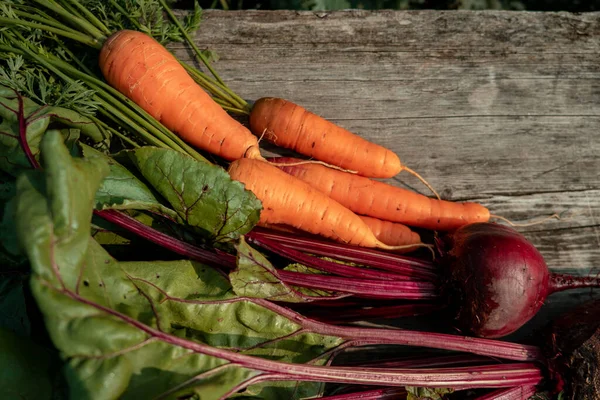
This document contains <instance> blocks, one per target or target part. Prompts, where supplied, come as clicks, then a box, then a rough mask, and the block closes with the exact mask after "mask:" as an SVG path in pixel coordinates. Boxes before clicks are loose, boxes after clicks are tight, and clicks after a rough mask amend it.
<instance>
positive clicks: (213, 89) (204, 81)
mask: <svg viewBox="0 0 600 400" xmlns="http://www.w3.org/2000/svg"><path fill="white" fill-rule="evenodd" d="M180 63H181V65H182V66H183V68H185V69H186V71H187V72H188V74H190V76H191V77H192V78H193V79H194V81H196V83H198V84H199V85H200V86H202V87H203V88H205V89H206V90H207V91H209V92H210V93H212V94H213V95H214V96H216V97H215V98H221V99H222V100H224V101H226V102H228V103H230V104H231V105H233V106H234V107H238V108H239V109H242V110H243V113H244V114H246V115H248V114H249V113H250V112H249V111H248V103H247V102H246V101H245V100H243V99H241V98H240V97H239V96H237V95H235V93H233V92H232V91H231V89H229V88H228V87H227V86H225V85H221V84H220V83H218V82H215V81H213V80H212V79H210V77H209V76H207V75H206V74H204V73H202V72H201V71H198V70H197V69H196V68H194V67H193V66H191V65H189V64H187V63H185V62H183V61H182V62H180ZM232 94H234V96H232Z"/></svg>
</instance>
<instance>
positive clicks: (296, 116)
mask: <svg viewBox="0 0 600 400" xmlns="http://www.w3.org/2000/svg"><path fill="white" fill-rule="evenodd" d="M250 130H251V131H252V132H253V133H254V134H255V135H257V136H259V137H264V138H265V139H266V140H268V141H269V142H272V143H273V144H275V145H277V146H280V147H285V148H288V149H292V150H294V151H296V152H297V153H300V154H304V155H306V156H309V157H312V158H315V159H317V160H320V161H323V162H325V163H328V164H332V165H336V166H339V167H341V168H344V169H346V170H351V171H356V172H357V173H358V174H359V175H363V176H369V177H374V178H390V177H392V176H395V175H396V174H398V173H399V172H400V171H401V170H403V169H405V168H404V166H403V165H402V164H401V163H400V159H399V158H398V156H397V155H396V154H395V153H394V152H393V151H391V150H389V149H386V148H385V147H383V146H380V145H377V144H375V143H372V142H369V141H367V140H365V139H363V138H361V137H360V136H358V135H355V134H353V133H351V132H349V131H348V130H346V129H344V128H342V127H340V126H338V125H336V124H334V123H332V122H330V121H327V120H326V119H324V118H322V117H320V116H318V115H316V114H313V113H311V112H309V111H307V110H305V109H304V108H302V107H301V106H299V105H297V104H294V103H292V102H289V101H286V100H283V99H279V98H273V97H265V98H262V99H259V100H257V101H256V102H255V103H254V106H253V107H252V112H251V113H250Z"/></svg>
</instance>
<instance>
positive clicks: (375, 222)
mask: <svg viewBox="0 0 600 400" xmlns="http://www.w3.org/2000/svg"><path fill="white" fill-rule="evenodd" d="M359 217H360V219H362V220H363V222H364V223H365V224H367V226H368V227H369V228H370V229H371V232H373V234H374V235H375V237H376V238H377V240H379V241H380V242H383V243H385V244H388V245H390V246H402V245H407V244H420V243H421V237H420V236H419V234H418V233H417V232H413V231H411V230H410V228H409V227H408V226H406V225H403V224H399V223H397V222H391V221H384V220H382V219H379V218H373V217H367V216H365V215H359Z"/></svg>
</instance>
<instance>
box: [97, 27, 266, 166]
mask: <svg viewBox="0 0 600 400" xmlns="http://www.w3.org/2000/svg"><path fill="white" fill-rule="evenodd" d="M99 66H100V69H101V70H102V74H103V75H104V78H105V79H106V81H107V82H108V83H109V84H110V85H111V86H113V87H114V88H115V89H117V90H118V91H120V92H121V93H123V94H124V95H126V96H127V97H129V98H130V99H131V100H132V101H134V102H135V103H136V104H138V105H139V106H140V107H142V108H143V109H144V110H145V111H146V112H148V113H149V114H150V115H152V116H153V117H154V118H156V119H157V120H158V121H160V122H161V123H162V124H163V125H165V126H166V127H167V128H168V129H170V130H171V131H173V132H175V133H176V134H177V135H179V136H180V137H181V138H182V139H183V140H185V141H187V142H188V143H190V144H191V145H193V146H196V147H198V148H200V149H203V150H205V151H207V152H210V153H212V154H215V155H218V156H220V157H222V158H224V159H226V160H229V161H231V160H235V159H238V158H241V157H244V156H248V155H250V156H257V153H258V155H260V152H259V150H258V141H257V139H256V137H255V136H254V135H252V133H251V132H250V131H249V130H248V129H247V128H245V127H244V126H243V125H242V124H240V123H239V122H238V121H236V120H235V119H233V118H232V117H231V116H229V114H227V112H226V111H225V110H223V109H222V108H221V107H220V106H219V105H218V104H217V103H216V102H215V101H214V100H213V99H212V98H211V97H210V95H208V93H206V92H205V91H204V90H203V89H202V88H201V87H200V86H198V84H196V82H194V80H193V79H192V78H191V77H190V76H189V75H188V73H187V72H186V71H185V69H184V68H183V67H182V66H181V65H180V64H179V62H178V61H177V59H176V58H175V57H174V56H173V55H172V54H171V53H170V52H169V51H168V50H167V49H166V48H165V47H163V46H162V45H161V44H160V43H158V42H157V41H156V40H155V39H154V38H152V37H150V36H148V35H146V34H145V33H142V32H138V31H131V30H121V31H117V32H116V33H114V34H113V35H111V36H110V37H109V38H108V39H107V40H106V42H105V43H104V45H103V46H102V49H101V50H100V57H99Z"/></svg>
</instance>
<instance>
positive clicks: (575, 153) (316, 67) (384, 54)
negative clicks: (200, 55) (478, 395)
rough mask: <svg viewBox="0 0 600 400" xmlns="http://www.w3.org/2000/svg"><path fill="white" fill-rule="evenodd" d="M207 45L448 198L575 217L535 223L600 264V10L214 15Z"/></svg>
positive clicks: (234, 74)
mask: <svg viewBox="0 0 600 400" xmlns="http://www.w3.org/2000/svg"><path fill="white" fill-rule="evenodd" d="M195 40H196V42H197V43H198V45H199V46H200V47H202V48H209V49H211V50H213V51H216V53H218V54H219V56H220V58H219V60H218V61H217V62H215V67H216V68H217V70H218V71H220V73H221V74H222V77H223V78H224V79H225V80H226V81H227V82H228V83H229V84H230V86H231V88H232V89H233V90H234V91H236V92H237V93H239V94H240V95H242V96H243V97H245V98H247V99H257V98H259V97H262V96H280V97H284V98H287V99H290V100H292V101H295V102H297V103H299V104H301V105H303V106H304V107H306V108H308V109H310V110H312V111H314V112H316V113H318V114H321V115H323V116H324V117H326V118H329V119H331V120H333V121H334V122H336V123H339V124H340V125H342V126H344V127H346V128H348V129H350V130H352V131H354V132H356V133H359V134H360V135H362V136H364V137H366V138H368V139H370V140H373V141H375V142H377V143H380V144H382V145H385V146H387V147H389V148H391V149H392V150H394V151H395V152H397V153H398V154H399V155H400V157H401V159H402V160H403V161H404V163H405V164H407V165H409V166H410V167H411V168H413V169H415V170H417V171H419V172H420V173H421V174H422V175H424V176H425V177H426V178H427V179H428V180H429V181H430V183H431V184H432V185H433V186H434V187H436V188H437V189H438V190H439V192H440V193H441V194H442V195H443V197H444V198H447V199H451V200H475V201H480V202H482V203H483V204H485V205H487V206H488V207H489V208H490V209H491V211H492V212H493V213H494V214H498V215H502V216H504V217H507V218H510V219H513V220H526V219H530V218H538V217H541V216H545V215H550V214H552V213H555V212H557V213H562V214H563V215H565V216H569V217H568V218H565V219H563V220H561V221H554V222H548V223H545V224H543V225H537V226H534V227H529V228H522V231H523V232H525V234H526V235H527V237H528V238H529V239H530V240H531V241H532V242H533V243H534V244H535V245H536V246H537V247H538V248H539V249H540V251H541V252H542V254H543V255H544V257H545V258H546V259H547V261H548V264H549V265H550V266H551V267H552V268H553V269H555V270H563V269H569V270H572V271H575V272H576V273H581V274H596V273H598V272H599V271H600V200H599V195H600V180H599V179H598V176H599V175H600V156H599V154H600V140H599V139H600V136H599V133H598V128H599V127H600V13H587V14H577V15H575V14H569V13H527V12H497V11H485V12H437V11H413V12H406V11H404V12H403V11H377V12H367V11H341V12H330V13H315V12H295V11H277V12H274V11H271V12H265V11H244V12H222V11H206V12H205V13H204V22H203V24H202V27H201V29H200V31H199V32H198V33H197V35H196V39H195ZM172 49H173V50H174V51H175V53H176V55H178V56H179V57H180V58H182V59H185V60H190V59H191V54H190V53H189V51H188V50H187V49H186V48H185V46H184V45H183V44H181V45H179V44H178V45H173V46H172ZM267 149H269V147H268V146H267ZM270 150H273V149H272V148H270ZM389 182H391V183H393V184H396V185H400V186H406V187H410V188H413V189H415V190H418V191H421V192H423V193H427V192H426V190H424V189H423V188H422V186H421V185H419V183H418V182H417V181H416V180H415V179H414V178H412V177H411V176H409V175H405V174H401V175H399V176H397V177H396V178H394V179H391V180H389ZM582 293H585V295H584V296H582ZM587 294H588V292H587V291H584V292H581V291H580V292H578V294H576V295H563V296H558V297H557V300H552V301H551V302H550V303H551V304H553V307H551V308H549V309H548V310H547V311H545V312H546V313H552V312H554V311H556V310H562V309H564V308H565V307H567V306H568V305H569V304H571V303H572V302H574V301H580V300H582V299H583V298H587ZM545 315H546V314H545ZM548 315H550V314H547V315H546V317H547V316H548ZM546 317H544V318H546ZM540 318H542V317H540ZM532 326H533V325H532Z"/></svg>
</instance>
